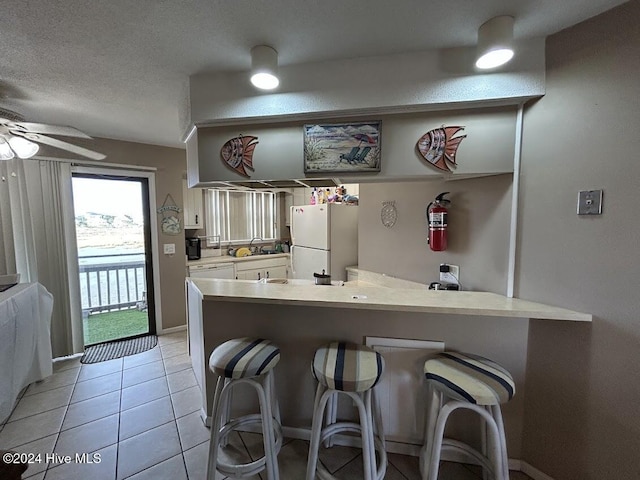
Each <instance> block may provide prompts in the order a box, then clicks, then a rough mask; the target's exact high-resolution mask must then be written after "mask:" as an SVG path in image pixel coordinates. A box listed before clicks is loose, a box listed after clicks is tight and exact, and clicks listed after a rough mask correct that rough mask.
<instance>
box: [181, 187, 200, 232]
mask: <svg viewBox="0 0 640 480" xmlns="http://www.w3.org/2000/svg"><path fill="white" fill-rule="evenodd" d="M182 198H183V218H184V228H185V229H199V228H204V222H203V218H202V217H203V209H202V189H201V188H187V181H186V180H184V179H183V180H182Z"/></svg>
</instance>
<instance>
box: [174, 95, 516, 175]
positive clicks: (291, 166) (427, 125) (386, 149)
mask: <svg viewBox="0 0 640 480" xmlns="http://www.w3.org/2000/svg"><path fill="white" fill-rule="evenodd" d="M516 112H517V107H515V106H504V107H484V108H476V109H465V110H462V109H460V110H449V111H446V112H420V113H398V114H386V115H370V116H367V117H366V118H364V117H361V118H355V117H350V118H329V119H326V118H325V119H322V120H308V119H305V120H299V121H286V122H284V121H278V122H271V123H259V120H254V121H253V123H246V124H234V125H223V126H209V127H197V128H196V129H195V130H196V131H195V133H194V134H193V135H192V136H191V138H190V139H189V141H188V142H187V163H188V171H189V183H190V184H192V185H193V184H196V183H198V184H201V185H202V184H210V185H211V184H215V182H231V183H233V184H239V185H243V184H245V185H246V186H251V185H247V184H256V183H259V182H260V181H266V182H269V181H282V180H287V179H296V180H302V181H305V180H309V181H312V180H313V179H316V180H317V179H318V178H331V179H335V180H336V182H335V183H336V184H341V183H363V182H382V181H401V180H419V179H429V178H434V179H440V178H452V179H454V178H468V177H478V176H485V175H497V174H502V173H510V172H513V158H514V149H515V137H516ZM374 120H378V121H380V122H381V124H380V137H379V138H380V147H381V155H380V171H379V172H358V173H355V172H346V171H343V170H345V168H344V167H345V166H347V163H346V161H345V162H344V163H342V162H341V163H340V164H339V165H338V166H337V168H336V171H333V172H327V173H314V174H308V173H307V174H305V172H304V133H303V132H304V128H303V127H304V125H330V124H340V125H345V124H347V125H348V124H351V123H358V122H366V121H374ZM443 126H444V127H463V128H464V129H463V130H460V131H459V132H457V133H456V134H455V135H454V137H462V136H464V137H465V138H464V139H462V140H461V141H460V142H459V145H458V148H457V152H456V156H455V160H456V165H455V166H453V168H452V172H451V173H449V172H445V171H442V170H440V169H438V168H436V167H434V166H433V165H432V164H431V163H429V162H428V161H427V160H426V159H425V158H424V157H423V155H421V153H420V151H419V150H418V147H417V143H418V140H419V139H420V138H421V137H422V136H423V135H425V134H426V133H427V132H429V131H433V130H436V131H437V130H439V129H441V128H442V127H443ZM239 135H242V136H243V137H249V136H251V137H256V138H257V140H254V141H253V144H252V148H253V152H252V157H251V161H250V165H247V166H246V167H247V168H244V169H243V170H244V172H245V173H246V175H248V176H245V175H243V174H242V173H240V172H239V171H238V169H234V168H232V167H231V166H230V165H229V163H228V162H224V161H223V159H222V158H221V150H222V149H223V146H224V145H225V143H226V142H228V141H229V140H230V139H232V138H235V137H238V136H239ZM447 146H449V148H451V143H449V144H448V145H440V147H441V148H447ZM437 149H438V147H437V146H436V147H435V148H432V150H437ZM310 185H311V186H313V184H311V183H310ZM274 186H278V185H277V184H276V183H275V182H274ZM282 186H285V185H282Z"/></svg>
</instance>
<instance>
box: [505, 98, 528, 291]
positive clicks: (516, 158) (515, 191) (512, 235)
mask: <svg viewBox="0 0 640 480" xmlns="http://www.w3.org/2000/svg"><path fill="white" fill-rule="evenodd" d="M523 113H524V104H523V103H521V104H520V105H518V114H517V116H516V137H515V148H514V152H513V181H512V183H511V185H512V187H511V226H510V232H509V263H508V268H507V297H509V298H513V293H514V292H513V291H514V285H515V278H516V239H517V235H518V195H519V191H520V160H521V157H522V127H523Z"/></svg>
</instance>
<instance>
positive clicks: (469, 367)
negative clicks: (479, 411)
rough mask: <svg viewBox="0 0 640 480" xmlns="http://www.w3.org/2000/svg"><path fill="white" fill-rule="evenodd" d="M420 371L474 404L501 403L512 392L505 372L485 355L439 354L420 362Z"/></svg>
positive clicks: (513, 385)
mask: <svg viewBox="0 0 640 480" xmlns="http://www.w3.org/2000/svg"><path fill="white" fill-rule="evenodd" d="M424 374H425V377H426V378H427V380H431V381H434V382H438V386H439V387H440V388H442V389H444V390H445V391H446V392H447V393H448V394H449V395H451V396H453V397H457V398H460V397H462V398H463V399H464V400H467V401H469V402H471V403H474V404H477V405H497V404H500V403H505V402H508V401H509V400H511V398H512V397H513V395H514V394H515V392H516V386H515V383H514V381H513V378H512V377H511V374H510V373H509V372H508V371H506V370H505V369H504V368H503V367H501V366H500V365H498V364H497V363H495V362H492V361H491V360H489V359H487V358H483V357H480V356H477V355H470V354H468V353H459V352H443V353H439V354H438V355H437V356H436V358H433V359H431V360H427V361H426V362H425V363H424Z"/></svg>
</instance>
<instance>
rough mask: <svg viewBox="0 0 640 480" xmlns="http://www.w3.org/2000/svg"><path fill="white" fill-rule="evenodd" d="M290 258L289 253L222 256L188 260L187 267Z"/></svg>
mask: <svg viewBox="0 0 640 480" xmlns="http://www.w3.org/2000/svg"><path fill="white" fill-rule="evenodd" d="M283 257H285V258H289V254H288V253H270V254H267V255H249V256H247V257H231V256H229V255H222V256H220V257H202V258H200V259H199V260H187V267H190V266H192V265H211V264H214V263H235V262H246V261H251V260H264V259H269V258H283Z"/></svg>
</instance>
